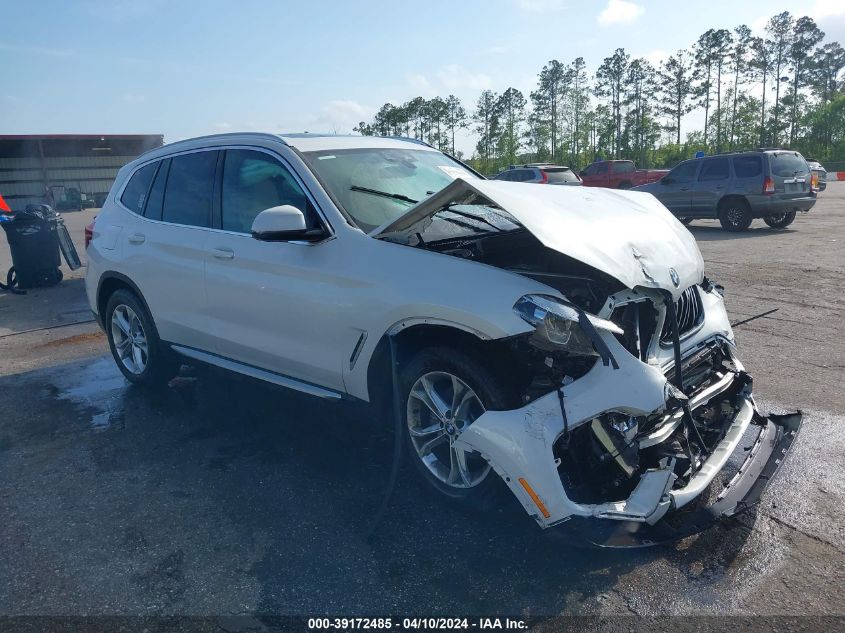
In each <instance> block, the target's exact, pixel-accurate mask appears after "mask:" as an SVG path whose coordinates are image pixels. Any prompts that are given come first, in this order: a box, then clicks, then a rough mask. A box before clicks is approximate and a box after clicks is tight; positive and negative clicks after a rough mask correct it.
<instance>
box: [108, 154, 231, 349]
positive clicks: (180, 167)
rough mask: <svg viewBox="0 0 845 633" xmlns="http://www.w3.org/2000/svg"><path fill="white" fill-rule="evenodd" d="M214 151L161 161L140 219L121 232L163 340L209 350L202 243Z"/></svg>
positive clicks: (207, 223)
mask: <svg viewBox="0 0 845 633" xmlns="http://www.w3.org/2000/svg"><path fill="white" fill-rule="evenodd" d="M218 154H219V152H217V151H216V150H213V149H212V150H201V151H195V152H190V153H185V154H178V155H176V156H173V157H171V158H169V159H165V160H163V161H161V163H160V165H159V167H158V171H157V174H156V177H155V180H154V181H153V184H152V187H151V189H150V192H149V200H148V201H147V203H146V207H145V212H144V217H145V220H144V221H139V222H138V223H136V224H135V225H134V226H133V227H132V228H131V229H129V230H127V231H126V232H125V236H126V240H127V245H126V253H127V266H128V269H129V271H131V274H130V276H131V277H132V279H133V280H134V281H135V282H136V283H137V285H138V287H139V288H140V290H141V292H142V294H143V295H144V299H145V300H146V302H147V305H148V306H149V308H150V311H151V312H152V316H153V319H154V320H155V323H156V328H157V329H158V333H159V336H160V337H161V338H162V339H163V340H165V341H168V342H171V343H179V344H182V345H187V346H189V347H196V348H200V349H208V348H209V347H210V345H211V337H210V335H209V329H208V317H207V315H206V297H205V242H206V239H207V238H208V229H209V226H210V223H211V206H212V205H211V201H212V193H213V188H214V175H215V171H216V169H217V160H218Z"/></svg>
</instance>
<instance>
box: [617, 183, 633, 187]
mask: <svg viewBox="0 0 845 633" xmlns="http://www.w3.org/2000/svg"><path fill="white" fill-rule="evenodd" d="M632 186H633V185H632V184H631V183H630V182H620V183H619V189H630V188H631V187H632Z"/></svg>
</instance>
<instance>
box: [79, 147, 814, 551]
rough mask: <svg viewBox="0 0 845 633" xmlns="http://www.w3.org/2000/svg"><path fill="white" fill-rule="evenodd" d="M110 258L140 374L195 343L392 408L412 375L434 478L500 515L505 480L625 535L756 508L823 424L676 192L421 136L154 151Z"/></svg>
mask: <svg viewBox="0 0 845 633" xmlns="http://www.w3.org/2000/svg"><path fill="white" fill-rule="evenodd" d="M88 261H89V265H88V273H87V277H86V290H87V293H88V299H89V301H90V305H91V309H92V310H93V311H94V313H95V314H96V315H97V316H98V319H99V320H100V323H101V324H102V326H103V327H104V329H105V331H106V333H107V335H108V340H109V344H110V346H111V351H112V353H113V355H114V358H115V361H116V362H117V365H118V367H119V368H120V370H121V371H122V372H123V374H124V375H125V376H126V378H127V379H128V380H129V381H131V382H133V383H142V384H152V383H155V382H159V381H162V380H166V379H168V378H169V377H171V376H172V375H173V372H174V368H175V367H176V366H177V365H176V363H177V362H178V361H177V360H176V359H177V358H180V357H186V358H188V359H194V360H195V361H202V362H205V363H210V364H213V365H217V366H220V367H224V368H227V369H230V370H232V371H235V372H240V373H242V374H246V375H249V376H253V377H257V378H260V379H264V380H267V381H269V382H272V383H276V384H280V385H284V386H287V387H291V388H293V389H298V390H300V391H303V392H306V393H309V394H313V395H315V396H318V397H322V398H333V399H349V400H359V401H366V402H370V403H373V404H374V405H379V406H382V405H389V404H390V403H391V402H392V401H393V399H392V393H393V386H394V376H395V381H396V382H395V385H396V391H397V393H398V395H399V403H398V404H399V406H398V407H395V409H396V410H397V411H398V412H399V414H400V415H401V417H402V420H401V424H402V429H403V433H404V434H405V436H406V437H405V439H406V444H407V448H408V451H407V453H408V455H409V456H410V459H412V460H413V461H414V463H415V465H416V467H417V469H418V470H419V472H420V474H421V475H422V476H423V477H424V479H425V480H426V481H427V482H428V483H429V484H430V485H431V486H433V487H434V488H435V489H436V490H438V491H440V492H441V493H443V494H444V495H446V496H448V497H452V498H455V499H459V500H462V501H465V502H467V503H481V502H482V501H484V504H485V505H489V503H490V500H491V499H493V500H495V499H496V498H497V497H496V495H495V494H494V493H495V491H496V488H497V487H498V488H501V482H502V481H503V482H504V483H505V484H506V485H507V487H508V488H509V489H510V490H511V491H512V493H513V494H514V495H515V496H516V498H517V499H518V500H519V502H520V503H521V504H522V505H523V507H524V508H525V510H526V511H527V512H528V513H529V514H530V515H531V516H532V517H533V518H534V519H536V521H537V523H538V524H539V525H540V526H541V527H544V528H546V527H550V526H553V525H557V524H560V523H563V522H569V524H570V525H576V526H581V527H584V528H585V529H584V533H585V534H586V535H587V536H588V538H590V539H591V540H593V541H594V542H598V543H601V544H605V545H636V544H643V543H649V542H656V541H659V540H663V539H666V538H672V537H677V536H682V535H684V534H688V533H691V532H694V531H696V530H700V529H702V527H704V526H705V525H707V524H708V523H710V522H712V520H713V519H715V518H718V517H720V516H730V515H733V514H735V513H736V512H738V511H740V510H742V509H745V508H747V507H749V506H751V505H753V504H754V502H756V501H757V499H759V497H760V494H761V493H762V491H763V489H764V488H765V485H766V482H767V481H768V480H769V479H770V478H771V475H772V474H773V472H774V470H775V469H776V468H777V466H778V464H780V462H781V460H782V458H783V454H784V453H785V452H786V450H787V449H788V448H789V446H790V445H791V443H792V441H793V439H794V437H795V435H796V433H797V431H798V428H799V427H800V423H801V417H800V414H795V415H791V416H781V417H778V416H769V417H768V418H766V417H763V416H761V415H760V414H759V413H758V412H757V411H756V408H755V405H754V402H753V400H752V396H751V379H750V377H749V376H748V375H747V374H746V373H745V372H744V371H743V367H742V365H741V364H740V362H739V360H737V358H736V354H735V352H736V350H735V345H734V337H733V333H732V331H731V326H730V324H729V322H728V318H727V315H726V313H725V308H724V304H723V300H722V294H721V288H720V287H719V286H717V285H715V284H713V283H712V282H710V281H709V280H708V279H706V278H705V276H704V270H703V261H702V258H701V255H700V253H699V251H698V248H697V246H696V243H695V240H694V238H693V237H692V235H691V234H690V233H689V232H688V231H687V229H685V228H684V227H683V226H682V225H681V224H680V223H679V222H678V221H677V220H676V219H675V218H674V217H673V216H672V214H671V213H669V211H667V210H666V208H665V207H663V205H661V204H660V203H659V202H658V201H657V200H656V199H655V198H654V197H653V196H651V195H650V194H645V193H634V192H628V191H611V190H604V189H597V188H584V187H533V186H530V185H526V184H523V183H514V182H501V181H490V180H485V179H484V178H483V177H481V176H479V175H478V174H477V173H475V172H474V171H472V170H471V169H470V168H468V167H467V166H465V165H463V164H462V163H460V162H458V161H457V160H455V159H453V158H451V157H449V156H446V155H444V154H442V153H441V152H439V151H436V150H435V149H433V148H431V147H429V146H427V145H426V144H424V143H421V142H418V141H413V140H410V139H394V138H379V137H360V136H318V135H309V134H304V135H283V136H278V135H270V134H227V135H218V136H210V137H205V138H198V139H194V140H188V141H183V142H179V143H174V144H171V145H168V146H165V147H162V148H159V149H156V150H154V151H152V152H149V153H147V154H144V155H143V156H141V157H140V158H138V159H137V160H135V161H134V162H132V163H130V164H128V165H126V166H125V167H124V168H123V169H122V170H121V171H120V173H119V174H118V177H117V179H116V181H115V183H114V186H113V187H112V189H111V192H110V193H109V195H108V198H107V200H106V202H105V205H104V207H103V209H102V211H101V213H100V214H99V215H98V217H97V221H96V224H95V225H94V227H93V238H92V240H91V243H90V246H89V248H88ZM393 367H395V368H396V371H395V372H394V371H393V369H392V368H393ZM381 410H385V411H390V407H389V406H388V407H386V408H385V409H381ZM385 417H386V419H387V420H388V423H389V420H390V417H389V415H387V416H385ZM751 429H754V434H753V437H752V439H751V440H748V439H747V437H748V433H746V431H749V433H750V430H751ZM743 436H746V441H744V442H743V443H742V447H743V448H747V447H748V446H753V448H752V449H751V450H749V451H748V452H747V454H746V455H747V458H746V461H745V463H744V465H743V466H742V469H741V470H740V471H739V472H738V474H737V475H736V476H735V477H734V478H733V480H732V481H731V483H730V485H729V486H728V487H727V488H725V490H723V491H721V492H720V493H719V495H718V497H717V501H716V503H715V505H712V506H706V507H705V506H704V502H703V501H702V500H700V499H699V498H700V497H702V493H703V492H704V491H705V490H706V489H707V488H708V487H709V485H710V484H711V482H713V481H714V479H715V478H716V476H717V474H718V473H719V471H720V470H722V469H723V467H724V466H725V464H726V463H727V461H728V458H729V456H730V455H731V453H733V452H734V449H736V448H737V447H738V446H739V445H740V440H741V439H742V438H743ZM749 441H750V444H748V443H747V442H749ZM670 518H671V520H670Z"/></svg>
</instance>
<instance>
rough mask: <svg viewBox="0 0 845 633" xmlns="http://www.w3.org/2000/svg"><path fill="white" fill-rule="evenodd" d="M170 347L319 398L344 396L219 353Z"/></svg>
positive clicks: (216, 364) (223, 367)
mask: <svg viewBox="0 0 845 633" xmlns="http://www.w3.org/2000/svg"><path fill="white" fill-rule="evenodd" d="M170 347H171V348H172V349H173V351H174V352H176V353H177V354H181V355H182V356H185V357H187V358H193V359H194V360H198V361H201V362H203V363H208V364H209V365H215V366H217V367H221V368H222V369H227V370H229V371H233V372H235V373H238V374H243V375H245V376H250V377H252V378H257V379H258V380H263V381H265V382H269V383H273V384H274V385H279V386H281V387H287V388H288V389H293V390H295V391H301V392H302V393H307V394H309V395H312V396H317V397H318V398H324V399H327V400H340V399H341V398H343V394H342V393H340V392H338V391H332V390H331V389H326V388H325V387H319V386H317V385H312V384H311V383H309V382H304V381H301V380H297V379H296V378H291V377H290V376H285V375H284V374H277V373H275V372H272V371H268V370H266V369H261V368H259V367H253V366H252V365H247V364H245V363H239V362H238V361H235V360H232V359H230V358H226V357H224V356H218V355H217V354H211V353H209V352H204V351H202V350H198V349H194V348H193V347H185V346H183V345H174V344H172V343H171V344H170Z"/></svg>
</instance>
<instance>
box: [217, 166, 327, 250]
mask: <svg viewBox="0 0 845 633" xmlns="http://www.w3.org/2000/svg"><path fill="white" fill-rule="evenodd" d="M222 203H223V209H222V214H223V220H222V222H223V223H222V228H223V229H224V230H226V231H236V232H238V233H249V232H250V231H251V229H252V222H253V220H255V216H257V215H258V214H259V213H261V212H262V211H264V210H265V209H269V208H271V207H278V206H282V205H286V204H287V205H291V206H294V207H296V208H297V209H299V210H300V211H302V213H303V214H304V215H305V216H306V218H313V212H312V211H311V209H310V208H309V203H308V198H307V197H306V195H305V192H303V190H302V188H301V187H300V186H299V183H297V182H296V180H295V179H294V177H293V175H292V174H291V173H290V171H289V170H288V169H287V168H286V167H285V166H284V165H282V164H281V163H280V162H279V161H278V160H276V159H275V158H273V157H272V156H270V155H269V154H265V153H264V152H258V151H255V150H244V149H230V150H226V157H225V159H224V162H223V191H222ZM309 224H313V221H311V222H309Z"/></svg>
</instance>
